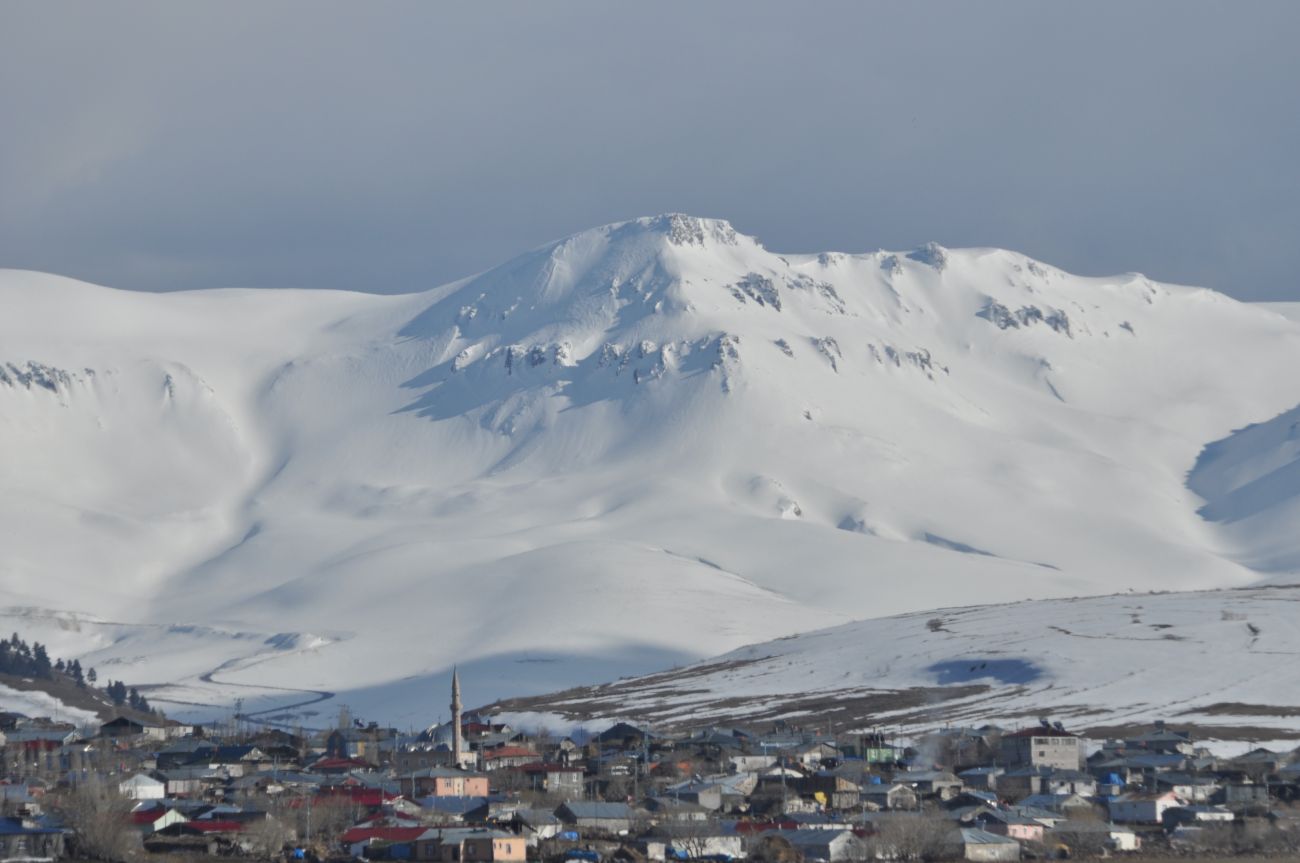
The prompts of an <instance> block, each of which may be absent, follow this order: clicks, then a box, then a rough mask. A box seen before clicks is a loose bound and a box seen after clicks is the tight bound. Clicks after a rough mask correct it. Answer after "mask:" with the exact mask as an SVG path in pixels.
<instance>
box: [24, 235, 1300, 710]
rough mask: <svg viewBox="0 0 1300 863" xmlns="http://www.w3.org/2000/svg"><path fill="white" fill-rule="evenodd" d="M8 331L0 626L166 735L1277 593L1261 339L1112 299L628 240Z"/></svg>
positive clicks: (1192, 307)
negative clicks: (1085, 608)
mask: <svg viewBox="0 0 1300 863" xmlns="http://www.w3.org/2000/svg"><path fill="white" fill-rule="evenodd" d="M358 287H359V288H364V287H365V286H364V285H359V286H358ZM414 287H418V286H413V288H414ZM0 303H3V306H4V309H5V314H4V316H3V317H0V447H2V448H3V451H4V452H5V453H6V456H5V457H4V458H3V459H0V525H3V530H4V533H3V536H4V542H3V549H4V550H3V552H0V589H2V591H3V592H2V593H0V627H3V628H4V629H5V630H6V631H17V632H19V633H20V634H21V635H22V637H23V638H25V639H26V640H28V641H33V640H36V641H41V642H44V643H46V644H48V645H49V647H50V650H51V653H52V654H54V655H57V656H63V657H65V658H69V659H70V658H73V657H77V658H79V659H80V660H81V662H82V664H83V665H86V666H95V667H96V668H97V669H98V670H99V672H100V677H101V678H103V679H107V678H109V677H112V678H114V679H122V680H125V681H126V682H127V683H129V684H133V685H141V686H151V687H152V688H150V689H149V690H148V696H149V698H150V700H151V701H153V702H154V703H156V704H158V705H159V706H162V707H163V708H164V709H167V710H169V711H170V712H172V713H173V714H176V715H179V716H191V717H204V716H212V715H219V714H223V713H226V712H228V711H229V709H230V705H231V704H232V703H233V701H234V700H235V699H236V698H240V699H243V701H244V704H245V709H246V710H249V711H266V713H265V714H264V715H266V716H278V717H281V718H282V719H284V720H285V721H295V722H296V721H299V720H303V721H307V722H309V723H310V722H311V721H312V720H313V718H314V717H319V716H322V715H326V716H328V715H332V714H334V713H335V711H336V710H337V706H338V703H339V702H345V703H347V704H349V705H350V706H351V707H352V709H353V711H354V712H356V713H357V714H359V715H362V716H366V717H368V718H374V719H381V720H384V721H387V722H392V723H395V724H398V725H402V726H406V725H408V724H409V725H413V726H418V725H422V724H425V723H427V722H430V721H433V720H435V719H437V718H438V716H439V715H440V714H443V713H445V712H446V707H445V702H446V697H445V694H444V693H445V692H446V689H447V687H446V681H447V679H448V677H449V675H450V668H451V666H452V664H453V663H459V665H460V667H461V671H462V678H463V679H464V681H465V689H466V693H465V694H466V700H467V701H468V702H470V703H474V704H481V703H485V702H488V701H491V700H493V699H497V698H501V697H507V696H516V695H521V694H529V693H543V692H549V691H554V690H557V689H562V688H565V687H569V686H573V685H577V684H584V683H593V682H598V681H602V680H610V679H614V678H617V677H619V676H623V675H630V674H643V673H648V672H652V671H657V670H661V669H664V668H669V667H672V666H674V665H677V666H680V665H685V664H688V663H691V662H694V661H697V660H700V659H702V658H704V657H708V656H713V655H717V654H722V653H726V652H727V651H731V650H735V649H737V648H740V647H742V646H743V645H746V644H754V643H760V642H766V641H768V640H770V639H772V638H778V637H782V636H787V635H792V634H795V633H800V632H804V633H807V632H812V631H815V630H820V629H823V628H825V627H832V626H836V625H840V624H845V623H848V622H849V621H852V620H860V619H865V618H880V617H883V616H888V615H896V614H901V613H906V612H915V611H919V610H922V609H927V608H932V607H936V606H954V605H980V604H987V603H999V602H1011V601H1016V600H1023V599H1026V598H1048V597H1062V596H1077V595H1087V594H1106V593H1116V592H1127V591H1129V590H1132V591H1135V592H1139V593H1140V592H1144V591H1149V590H1200V589H1210V588H1232V587H1242V586H1247V585H1258V584H1262V583H1270V582H1271V583H1286V582H1288V581H1291V580H1294V579H1295V578H1296V575H1295V573H1296V572H1297V570H1300V534H1297V532H1296V531H1294V530H1293V529H1291V526H1292V525H1294V524H1295V523H1296V518H1297V517H1300V512H1297V506H1300V503H1297V502H1298V501H1300V495H1297V491H1300V477H1298V476H1297V473H1300V467H1297V464H1300V462H1298V461H1297V455H1298V454H1300V433H1298V432H1297V431H1296V429H1297V428H1298V427H1300V414H1297V413H1296V411H1297V405H1300V376H1296V375H1295V374H1294V373H1293V371H1294V369H1295V368H1296V367H1297V365H1300V324H1297V323H1296V322H1295V321H1294V320H1293V319H1292V316H1293V315H1294V310H1293V308H1291V307H1288V306H1269V307H1265V306H1259V305H1250V304H1243V303H1239V302H1236V301H1234V300H1232V299H1230V298H1228V297H1225V296H1223V295H1221V294H1218V293H1215V292H1213V291H1210V290H1204V289H1195V288H1184V287H1177V286H1171V285H1163V284H1158V283H1154V282H1152V281H1150V280H1148V279H1146V278H1144V277H1142V276H1140V275H1135V274H1128V275H1123V276H1117V277H1107V278H1084V277H1079V276H1073V275H1070V274H1067V273H1064V272H1061V271H1060V270H1057V269H1055V268H1053V267H1051V266H1048V265H1046V264H1042V263H1039V262H1037V261H1033V260H1031V259H1028V258H1026V257H1025V256H1023V255H1020V254H1017V253H1014V252H1008V251H1002V250H995V249H965V250H949V249H943V248H940V247H938V246H933V245H931V246H926V247H923V248H920V249H917V250H915V251H913V252H910V253H906V252H900V253H889V252H875V253H869V254H841V253H824V254H818V255H780V254H776V253H773V252H770V251H768V250H766V249H764V248H763V247H762V246H761V245H760V244H759V243H758V242H757V241H756V240H754V239H753V238H750V237H747V236H745V235H743V234H741V233H738V232H736V231H735V230H734V229H732V227H731V226H730V225H728V224H727V223H725V222H720V221H714V220H707V219H695V218H691V217H685V216H661V217H656V218H651V219H641V220H636V221H632V222H627V223H622V224H618V225H610V226H606V227H603V228H597V229H594V230H591V231H586V232H583V233H581V234H578V235H575V236H573V237H570V238H567V239H565V240H562V241H559V242H556V243H553V244H550V245H547V246H544V247H542V248H539V249H536V250H534V251H532V252H529V253H527V254H525V255H523V256H521V257H519V258H517V259H515V260H512V261H510V262H507V263H506V264H503V265H502V266H500V267H498V268H496V269H493V270H490V271H488V272H485V273H483V274H480V275H478V276H474V277H472V278H468V279H465V280H463V281H460V282H456V283H454V284H450V285H445V286H441V287H434V288H431V289H430V290H426V291H422V292H418V293H412V294H407V295H403V296H376V295H371V294H366V293H361V292H356V293H348V292H326V291H309V290H292V291H264V290H222V291H201V292H183V293H174V294H146V293H138V292H132V291H126V290H114V289H109V288H103V287H98V286H94V285H88V284H84V283H79V282H73V281H70V280H67V279H61V278H58V277H54V276H48V275H42V274H37V273H27V272H16V271H0ZM1108 601H1110V600H1108ZM1021 608H1033V606H1010V607H1009V608H1008V609H1007V611H1006V614H1007V615H1008V617H1007V619H1006V620H1005V621H1004V622H1003V623H1001V624H999V623H996V622H995V621H996V616H997V615H996V613H995V612H993V611H986V612H979V614H980V615H983V616H985V617H986V618H987V619H988V621H989V623H988V624H987V627H988V629H989V630H990V631H992V632H995V633H997V634H999V635H1001V634H1005V633H1008V632H1013V631H1014V627H1013V622H1014V621H1021V620H1023V618H1022V617H1021V615H1022V612H1021V611H1018V610H1017V609H1021ZM1028 613H1029V612H1023V614H1028ZM1207 613H1208V612H1207ZM972 614H974V612H972ZM929 616H932V615H929V614H928V613H927V614H925V615H923V617H927V618H928V617H929ZM1146 619H1147V618H1144V620H1146ZM898 620H906V618H894V619H892V621H894V622H889V621H887V622H884V623H877V624H864V625H863V626H864V627H865V629H864V630H863V631H864V634H863V636H862V638H863V639H864V640H865V641H864V643H871V644H875V643H877V641H875V639H877V635H874V634H869V633H875V632H876V631H877V630H876V629H875V627H884V629H880V630H879V631H880V632H884V631H886V629H889V628H890V627H895V626H903V624H901V623H897V622H896V621H898ZM1148 622H1149V623H1160V622H1161V621H1157V620H1153V619H1152V620H1149V621H1148ZM1016 625H1019V624H1016ZM907 626H908V627H911V628H917V627H915V626H913V624H910V623H909V624H907ZM1061 626H1063V627H1065V628H1072V627H1071V625H1070V624H1066V623H1062V624H1061ZM1137 626H1140V625H1134V627H1135V628H1136V627H1137ZM1243 626H1244V624H1243ZM1277 628H1280V627H1275V628H1274V629H1269V628H1268V627H1265V635H1264V636H1262V638H1264V639H1267V638H1269V637H1277V635H1276V629H1277ZM1040 629H1041V628H1040ZM840 631H841V632H847V631H848V630H840ZM868 631H869V632H868ZM889 631H893V630H889ZM1036 631H1037V630H1036ZM1135 631H1136V629H1135ZM1040 634H1041V633H1040ZM1164 634H1166V633H1160V632H1156V631H1154V630H1153V631H1152V633H1151V635H1152V638H1153V639H1155V640H1153V641H1143V642H1140V643H1139V642H1133V641H1128V640H1124V641H1117V642H1115V644H1114V645H1112V644H1111V643H1110V642H1109V641H1102V640H1093V641H1094V642H1095V644H1094V646H1098V650H1099V651H1100V650H1102V649H1105V650H1111V649H1114V650H1116V651H1120V652H1121V654H1122V656H1123V657H1126V659H1125V662H1128V663H1130V664H1132V663H1136V662H1137V661H1138V658H1139V656H1141V655H1145V652H1146V651H1148V650H1154V649H1168V650H1171V651H1178V650H1180V649H1181V650H1183V651H1189V650H1190V649H1191V648H1192V646H1193V645H1194V644H1195V642H1194V641H1192V640H1190V639H1189V640H1188V641H1186V642H1175V641H1172V640H1168V639H1164V638H1163V635H1164ZM939 635H940V636H942V635H943V633H942V632H941V633H939ZM828 637H829V636H828ZM928 637H929V636H928V635H927V638H928ZM953 637H954V638H955V637H956V636H953ZM1026 637H1028V636H1026ZM1061 637H1062V638H1064V637H1065V636H1064V635H1062V636H1061ZM879 638H884V636H879ZM1165 642H1168V643H1165ZM927 643H929V642H928V641H927ZM939 643H940V642H935V644H939ZM1090 643H1092V642H1090ZM1103 646H1104V647H1103ZM936 651H938V648H937V647H936ZM895 652H897V651H895ZM971 652H977V651H974V648H972V647H969V646H965V647H963V648H962V650H961V651H953V654H954V655H953V656H950V657H947V658H949V659H954V660H955V659H959V658H960V657H961V656H965V655H966V654H969V653H971ZM890 655H892V654H890ZM1097 655H1099V656H1100V655H1102V654H1101V653H1100V652H1099V653H1098V654H1097ZM1118 655H1119V654H1117V656H1118ZM1170 655H1171V656H1173V655H1175V654H1170ZM1183 655H1185V656H1187V657H1188V658H1187V659H1186V662H1187V665H1188V666H1189V667H1190V668H1195V670H1196V672H1197V674H1198V675H1200V676H1202V677H1203V676H1204V675H1205V674H1206V673H1207V672H1206V670H1205V669H1206V666H1205V665H1204V664H1203V663H1201V662H1200V660H1199V659H1197V658H1195V657H1194V656H1193V654H1191V653H1184V654H1183ZM943 659H944V657H943V656H941V655H940V652H936V653H935V655H934V657H933V659H932V660H931V661H933V662H937V661H942V660H943ZM873 662H874V664H873V665H872V667H873V668H878V667H879V665H880V663H879V661H878V660H873ZM1118 662H1119V660H1118V659H1116V660H1115V661H1114V662H1111V663H1109V665H1108V667H1109V669H1110V670H1111V671H1114V672H1117V673H1119V672H1118V669H1117V668H1115V667H1114V666H1115V665H1116V663H1118ZM1036 667H1037V664H1036ZM1210 667H1212V668H1220V667H1221V666H1210ZM1049 672H1050V668H1049V671H1045V672H1043V674H1044V677H1043V679H1047V675H1048V674H1049ZM901 673H902V672H900V674H901ZM901 679H902V678H900V680H901ZM908 679H913V678H911V677H909V678H908ZM1229 682H1231V681H1229V680H1226V679H1225V680H1208V681H1206V683H1205V685H1204V687H1203V688H1204V689H1205V690H1207V691H1208V690H1213V689H1219V688H1223V687H1224V686H1226V685H1227V684H1228V683H1229ZM891 685H893V684H891ZM899 685H903V684H901V683H900V684H899ZM1115 686H1119V684H1115ZM1090 691H1092V692H1093V693H1094V695H1095V697H1096V698H1098V699H1101V698H1102V697H1103V696H1104V697H1106V698H1110V697H1112V695H1113V696H1114V697H1115V698H1120V694H1119V693H1120V690H1119V689H1115V688H1105V689H1094V690H1090ZM1124 697H1127V696H1124ZM1070 698H1071V701H1069V702H1067V703H1070V704H1074V703H1077V704H1080V705H1082V704H1084V701H1083V700H1082V699H1083V695H1082V694H1079V695H1077V696H1075V695H1072V696H1070ZM3 700H4V696H3V694H0V701H3ZM1125 703H1128V702H1125ZM1093 706H1096V707H1102V706H1105V705H1102V704H1100V703H1098V704H1096V705H1093ZM1079 709H1083V707H1080V708H1079Z"/></svg>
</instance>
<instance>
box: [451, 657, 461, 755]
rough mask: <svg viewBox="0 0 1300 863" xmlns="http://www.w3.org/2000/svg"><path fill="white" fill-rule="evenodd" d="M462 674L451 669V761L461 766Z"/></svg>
mask: <svg viewBox="0 0 1300 863" xmlns="http://www.w3.org/2000/svg"><path fill="white" fill-rule="evenodd" d="M460 744H461V741H460V674H459V673H457V671H456V669H455V667H453V668H452V669H451V763H452V764H454V765H455V766H457V767H460V766H461V760H460V759H461V748H460Z"/></svg>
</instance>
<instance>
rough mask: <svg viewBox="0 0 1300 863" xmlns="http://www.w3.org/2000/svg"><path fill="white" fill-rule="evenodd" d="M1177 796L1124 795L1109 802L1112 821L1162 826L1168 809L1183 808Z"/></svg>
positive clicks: (1171, 794)
mask: <svg viewBox="0 0 1300 863" xmlns="http://www.w3.org/2000/svg"><path fill="white" fill-rule="evenodd" d="M1183 803H1184V801H1183V800H1181V799H1180V798H1179V797H1178V795H1177V794H1175V793H1173V792H1172V791H1166V792H1164V793H1163V794H1123V795H1120V796H1119V797H1113V798H1111V800H1110V802H1109V808H1110V820H1112V821H1114V822H1116V823H1119V824H1160V823H1162V817H1163V816H1164V813H1165V810H1166V809H1172V808H1173V807H1175V806H1182V805H1183Z"/></svg>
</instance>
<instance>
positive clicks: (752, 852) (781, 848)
mask: <svg viewBox="0 0 1300 863" xmlns="http://www.w3.org/2000/svg"><path fill="white" fill-rule="evenodd" d="M749 859H750V860H751V861H753V863H803V855H802V854H800V853H799V852H798V851H796V850H795V847H794V846H793V845H791V844H790V840H789V839H786V838H785V837H784V836H761V837H756V838H755V840H754V841H753V842H752V844H751V846H750V848H749Z"/></svg>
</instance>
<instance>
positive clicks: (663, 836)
mask: <svg viewBox="0 0 1300 863" xmlns="http://www.w3.org/2000/svg"><path fill="white" fill-rule="evenodd" d="M645 851H646V857H648V858H649V859H651V860H666V859H667V860H676V859H681V858H683V857H685V858H689V859H692V860H697V859H699V858H701V857H714V858H721V859H727V858H732V859H738V858H740V857H744V856H745V848H744V837H742V836H741V835H739V834H738V833H734V832H724V831H723V830H721V829H718V828H716V827H715V828H712V829H710V828H708V827H705V826H700V825H694V824H691V825H660V826H658V827H656V828H654V829H653V830H652V831H650V833H649V834H647V835H646V837H645Z"/></svg>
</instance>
